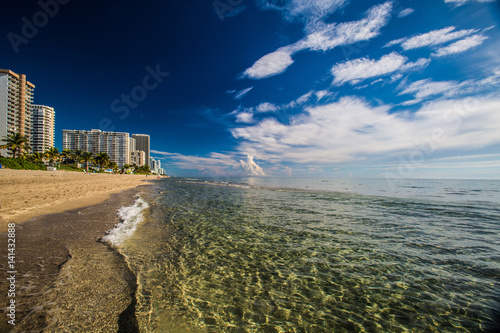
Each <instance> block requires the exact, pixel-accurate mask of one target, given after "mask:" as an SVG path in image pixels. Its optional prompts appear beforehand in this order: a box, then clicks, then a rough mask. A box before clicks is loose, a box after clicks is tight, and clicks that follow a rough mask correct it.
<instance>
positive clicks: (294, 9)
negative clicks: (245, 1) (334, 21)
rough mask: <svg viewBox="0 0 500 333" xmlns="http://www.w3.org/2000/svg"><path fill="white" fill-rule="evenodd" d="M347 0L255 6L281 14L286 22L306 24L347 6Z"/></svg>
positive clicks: (295, 0) (260, 3)
mask: <svg viewBox="0 0 500 333" xmlns="http://www.w3.org/2000/svg"><path fill="white" fill-rule="evenodd" d="M348 2H349V1H348V0H316V1H310V0H291V1H268V0H258V1H257V5H258V6H259V7H260V8H261V9H270V10H276V11H279V12H281V14H282V15H283V17H284V18H285V19H286V20H288V21H295V20H301V21H305V22H306V24H308V23H309V22H311V21H318V20H321V19H323V18H325V17H327V16H328V15H330V14H333V13H334V12H335V11H336V10H338V9H339V8H341V7H342V6H344V5H345V4H347V3H348Z"/></svg>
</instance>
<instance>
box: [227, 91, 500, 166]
mask: <svg viewBox="0 0 500 333" xmlns="http://www.w3.org/2000/svg"><path fill="white" fill-rule="evenodd" d="M499 108H500V99H498V98H497V99H486V98H468V99H456V100H448V101H438V102H429V103H426V104H424V105H423V106H422V107H421V108H420V109H419V110H418V111H417V112H415V113H411V114H410V113H406V112H398V113H392V112H391V108H390V107H388V106H385V105H382V106H377V107H372V106H370V105H369V104H367V103H366V102H364V101H363V100H361V99H359V98H355V97H345V98H342V99H340V100H339V101H338V102H335V103H331V104H327V105H323V106H318V107H311V108H307V109H306V110H305V111H306V113H305V114H302V115H299V116H296V117H294V118H293V119H292V120H291V121H290V124H288V125H285V124H282V123H280V122H278V121H276V120H274V119H264V120H262V121H261V122H259V123H258V124H256V125H254V126H249V127H244V128H235V129H233V130H232V134H233V136H234V137H235V138H236V139H239V140H241V144H240V147H239V151H240V152H242V153H246V154H255V153H258V154H259V157H260V158H261V159H264V160H267V161H270V162H274V163H282V162H292V163H297V164H305V163H316V164H326V165H331V164H335V163H342V162H349V161H354V160H361V159H370V158H373V157H376V156H378V157H380V156H391V155H392V156H394V158H395V159H396V158H397V156H398V154H400V153H401V152H404V151H411V150H412V149H415V146H416V145H417V144H418V143H419V142H424V141H425V140H434V142H433V144H434V145H435V146H436V148H435V149H436V151H448V152H449V153H451V152H453V151H454V150H462V151H463V149H474V148H483V147H487V146H491V145H495V144H499V143H500V137H499V136H498V124H499V123H500V113H499V112H498V109H499ZM436 136H437V138H436Z"/></svg>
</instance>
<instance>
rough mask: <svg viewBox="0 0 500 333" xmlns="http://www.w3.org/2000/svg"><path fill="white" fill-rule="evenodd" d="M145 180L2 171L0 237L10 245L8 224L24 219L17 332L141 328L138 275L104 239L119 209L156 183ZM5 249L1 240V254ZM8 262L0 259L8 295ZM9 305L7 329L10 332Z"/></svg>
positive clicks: (19, 235) (1, 288) (19, 239)
mask: <svg viewBox="0 0 500 333" xmlns="http://www.w3.org/2000/svg"><path fill="white" fill-rule="evenodd" d="M146 179H147V178H146V177H145V176H133V175H109V174H90V175H85V174H83V173H77V172H64V171H55V172H47V171H29V170H9V169H1V170H0V188H1V193H0V216H1V217H2V221H1V224H0V228H1V229H0V244H7V234H6V233H4V232H6V231H7V224H8V223H12V222H14V223H16V225H17V227H16V271H17V274H16V301H17V306H16V326H15V331H19V330H20V331H41V330H49V331H51V332H64V331H67V330H68V329H70V330H71V331H74V332H82V331H87V332H88V331H95V332H111V331H115V332H116V331H123V332H135V331H136V324H135V320H136V319H135V315H134V302H135V297H134V293H135V276H134V275H133V274H131V272H130V271H129V270H128V268H127V265H126V264H125V263H124V259H123V257H122V256H121V255H119V254H118V253H117V252H115V251H113V250H112V249H110V248H109V247H108V246H107V245H105V244H103V243H101V242H100V241H99V240H100V238H101V237H102V236H103V235H105V233H106V231H107V230H109V229H112V228H113V226H114V224H115V223H117V222H118V218H117V215H116V211H117V209H118V208H120V207H122V206H128V205H130V204H132V202H133V201H134V200H135V199H134V195H135V194H137V193H138V192H140V191H141V190H142V189H145V188H146V187H143V186H139V185H149V184H150V183H149V182H146V181H145V180H146ZM149 179H154V178H149ZM27 220H29V222H27V223H20V222H23V221H27ZM2 232H3V233H2ZM6 251H7V246H2V248H1V249H0V256H1V257H2V258H7V253H6ZM6 264H7V261H6V260H5V261H2V262H1V263H0V276H1V280H2V281H3V282H0V292H1V294H2V295H7V289H8V283H7V280H6V278H7V277H8V276H9V275H7V271H8V269H7V266H6ZM4 306H5V305H3V306H2V307H1V308H2V310H1V312H3V313H4V315H2V316H1V317H2V319H1V320H0V331H2V332H9V331H12V329H13V328H14V327H13V326H11V325H8V324H7V316H6V315H5V314H6V311H7V310H6V309H5V308H4ZM97 328H98V329H97Z"/></svg>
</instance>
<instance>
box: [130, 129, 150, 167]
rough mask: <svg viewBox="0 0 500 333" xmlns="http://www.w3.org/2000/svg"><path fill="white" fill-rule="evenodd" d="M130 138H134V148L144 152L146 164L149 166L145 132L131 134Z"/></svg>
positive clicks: (147, 141)
mask: <svg viewBox="0 0 500 333" xmlns="http://www.w3.org/2000/svg"><path fill="white" fill-rule="evenodd" d="M132 138H133V139H135V149H136V150H139V151H140V150H142V151H143V152H144V153H145V155H146V156H145V163H146V165H147V166H149V167H151V165H150V162H149V135H147V134H132Z"/></svg>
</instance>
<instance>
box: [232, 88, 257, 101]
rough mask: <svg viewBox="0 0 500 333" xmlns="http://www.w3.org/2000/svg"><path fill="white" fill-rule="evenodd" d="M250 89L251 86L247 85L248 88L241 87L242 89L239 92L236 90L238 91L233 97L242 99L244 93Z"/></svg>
mask: <svg viewBox="0 0 500 333" xmlns="http://www.w3.org/2000/svg"><path fill="white" fill-rule="evenodd" d="M252 89H253V87H249V88H246V89H243V90H241V91H239V92H238V93H237V94H236V95H235V96H234V98H235V99H238V100H240V99H242V98H243V97H245V95H246V94H248V92H249V91H250V90H252Z"/></svg>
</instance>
